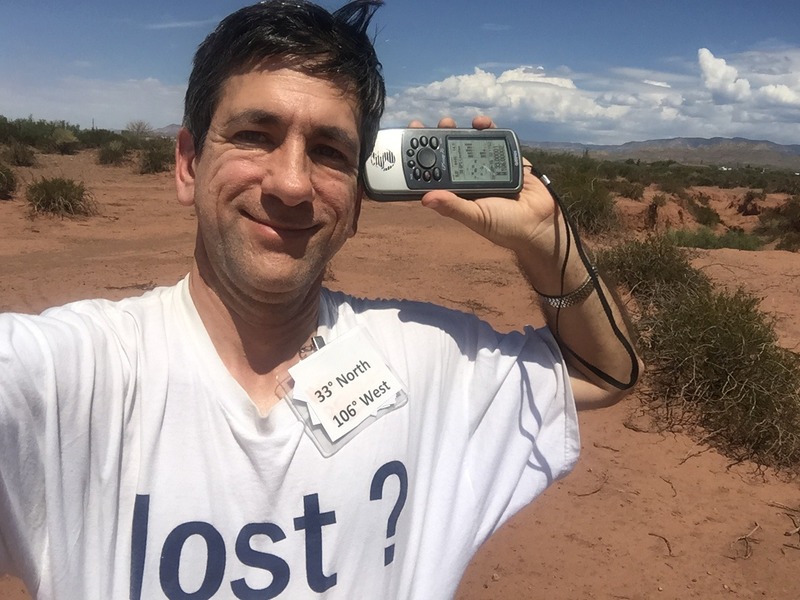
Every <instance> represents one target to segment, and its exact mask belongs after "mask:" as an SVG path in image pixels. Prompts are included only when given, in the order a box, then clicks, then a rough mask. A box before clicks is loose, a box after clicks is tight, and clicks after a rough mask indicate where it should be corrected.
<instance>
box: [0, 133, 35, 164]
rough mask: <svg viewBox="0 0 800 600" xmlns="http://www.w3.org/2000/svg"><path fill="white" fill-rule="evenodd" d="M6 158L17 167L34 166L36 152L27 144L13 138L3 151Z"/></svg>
mask: <svg viewBox="0 0 800 600" xmlns="http://www.w3.org/2000/svg"><path fill="white" fill-rule="evenodd" d="M3 156H4V158H5V159H6V160H7V161H8V162H9V163H10V164H12V165H14V166H17V167H32V166H34V165H35V164H36V154H35V153H34V151H33V148H31V147H30V146H28V145H27V144H23V143H22V142H20V141H18V140H15V139H11V140H9V141H8V144H7V145H6V148H5V150H4V152H3Z"/></svg>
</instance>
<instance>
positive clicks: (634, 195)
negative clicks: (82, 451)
mask: <svg viewBox="0 0 800 600" xmlns="http://www.w3.org/2000/svg"><path fill="white" fill-rule="evenodd" d="M607 185H608V187H609V189H610V190H611V191H613V192H616V193H617V194H619V195H620V196H622V197H623V198H630V199H631V200H641V199H642V198H644V185H642V184H641V183H638V182H631V181H628V180H626V179H613V180H610V181H608V183H607Z"/></svg>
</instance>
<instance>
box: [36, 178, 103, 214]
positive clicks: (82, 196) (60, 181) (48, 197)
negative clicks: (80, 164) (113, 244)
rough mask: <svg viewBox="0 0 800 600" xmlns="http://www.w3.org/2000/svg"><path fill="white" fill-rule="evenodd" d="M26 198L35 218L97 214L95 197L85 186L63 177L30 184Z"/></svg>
mask: <svg viewBox="0 0 800 600" xmlns="http://www.w3.org/2000/svg"><path fill="white" fill-rule="evenodd" d="M26 197H27V200H28V204H29V205H30V210H31V214H32V215H34V216H35V215H38V214H43V213H46V214H54V215H58V216H61V217H65V216H66V217H75V216H90V215H94V214H96V213H97V204H96V203H95V201H94V197H93V196H92V194H91V192H89V191H88V190H87V189H86V187H85V186H84V184H83V183H82V182H81V183H78V182H75V181H73V180H71V179H64V178H63V177H53V178H49V179H48V178H44V179H41V180H39V181H36V182H34V183H32V184H30V185H29V186H28V191H27V193H26Z"/></svg>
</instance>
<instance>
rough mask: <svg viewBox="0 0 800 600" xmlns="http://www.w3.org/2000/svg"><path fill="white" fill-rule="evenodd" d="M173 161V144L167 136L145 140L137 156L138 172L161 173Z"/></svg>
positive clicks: (167, 168)
mask: <svg viewBox="0 0 800 600" xmlns="http://www.w3.org/2000/svg"><path fill="white" fill-rule="evenodd" d="M174 162H175V146H174V144H173V142H172V140H171V139H169V138H153V139H150V140H147V141H146V142H145V143H144V145H143V147H142V151H141V155H140V158H139V172H140V173H142V174H145V173H161V172H162V171H169V170H170V169H171V168H172V164H173V163H174Z"/></svg>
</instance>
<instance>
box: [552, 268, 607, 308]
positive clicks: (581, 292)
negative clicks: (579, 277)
mask: <svg viewBox="0 0 800 600" xmlns="http://www.w3.org/2000/svg"><path fill="white" fill-rule="evenodd" d="M596 274H597V269H596V268H595V267H594V266H592V268H591V273H590V274H589V275H587V276H586V280H585V281H584V282H583V283H582V284H581V285H580V286H579V287H578V289H576V290H575V291H574V292H570V293H569V294H564V295H563V296H545V295H544V294H539V296H541V298H542V300H544V301H545V302H546V303H547V304H549V305H550V306H552V307H553V308H558V309H562V308H569V307H570V306H575V305H576V304H580V303H581V302H583V301H584V300H586V299H587V298H588V297H589V296H591V295H592V292H593V291H594V279H593V276H594V275H596Z"/></svg>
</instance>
